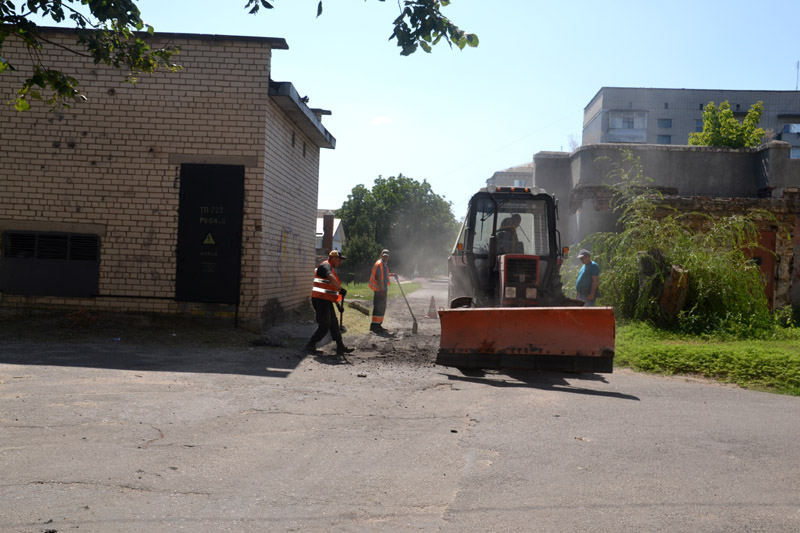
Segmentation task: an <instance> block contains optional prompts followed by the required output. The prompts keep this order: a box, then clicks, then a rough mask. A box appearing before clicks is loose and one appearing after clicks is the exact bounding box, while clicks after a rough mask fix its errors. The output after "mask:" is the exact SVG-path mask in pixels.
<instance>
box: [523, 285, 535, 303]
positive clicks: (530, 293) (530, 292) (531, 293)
mask: <svg viewBox="0 0 800 533" xmlns="http://www.w3.org/2000/svg"><path fill="white" fill-rule="evenodd" d="M525 298H527V299H528V300H535V299H536V287H528V288H527V289H525Z"/></svg>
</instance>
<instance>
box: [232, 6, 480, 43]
mask: <svg viewBox="0 0 800 533" xmlns="http://www.w3.org/2000/svg"><path fill="white" fill-rule="evenodd" d="M379 1H380V2H385V1H386V0H379ZM450 1H451V0H403V2H402V4H401V3H400V2H399V1H398V2H397V4H398V6H399V7H400V16H398V17H397V18H396V19H395V20H394V31H393V32H392V34H391V35H390V36H389V40H390V41H391V40H392V39H396V40H397V46H399V47H400V55H404V56H407V55H411V54H413V53H414V52H416V51H417V48H422V49H423V50H424V51H425V52H428V53H430V52H431V48H432V46H434V45H436V44H439V42H440V41H441V40H442V39H444V40H445V42H446V43H447V44H449V45H450V47H451V48H452V47H453V45H456V46H457V47H458V49H459V50H463V49H464V48H465V47H467V46H469V47H472V48H474V47H476V46H478V36H477V35H475V34H474V33H467V32H465V31H464V30H462V29H461V28H459V27H458V26H456V25H455V24H453V22H452V21H451V20H450V19H448V18H447V17H445V16H444V15H443V14H442V11H441V8H442V7H446V6H448V5H450ZM262 7H263V8H265V9H272V8H273V5H272V2H268V1H267V0H247V4H246V5H245V9H247V10H249V12H250V13H251V14H256V13H258V11H259V10H260V9H261V8H262ZM320 15H322V0H320V1H319V3H318V4H317V16H318V17H319V16H320Z"/></svg>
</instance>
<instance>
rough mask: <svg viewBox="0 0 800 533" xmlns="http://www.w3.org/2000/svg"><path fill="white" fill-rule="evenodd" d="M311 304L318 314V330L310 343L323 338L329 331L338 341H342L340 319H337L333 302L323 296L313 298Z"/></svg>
mask: <svg viewBox="0 0 800 533" xmlns="http://www.w3.org/2000/svg"><path fill="white" fill-rule="evenodd" d="M311 305H312V306H314V312H315V313H316V315H317V330H316V331H315V332H314V334H313V335H312V336H311V340H310V341H309V342H310V343H313V344H316V343H318V342H319V341H321V340H322V338H323V337H324V336H325V334H326V333H328V331H330V332H331V338H332V339H333V340H334V341H336V343H337V344H338V343H340V342H342V333H341V332H340V331H339V321H338V320H336V311H334V309H333V302H330V301H328V300H323V299H321V298H311Z"/></svg>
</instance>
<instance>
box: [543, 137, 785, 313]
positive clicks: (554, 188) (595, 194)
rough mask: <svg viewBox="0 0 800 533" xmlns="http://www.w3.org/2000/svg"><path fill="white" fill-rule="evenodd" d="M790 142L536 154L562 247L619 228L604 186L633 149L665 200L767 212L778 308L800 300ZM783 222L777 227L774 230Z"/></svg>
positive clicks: (770, 273)
mask: <svg viewBox="0 0 800 533" xmlns="http://www.w3.org/2000/svg"><path fill="white" fill-rule="evenodd" d="M789 149H790V146H789V145H788V144H787V143H784V142H780V141H773V142H770V143H768V144H766V145H764V146H760V147H758V148H744V149H740V150H732V149H729V148H716V147H698V146H662V145H642V144H591V145H586V146H582V147H580V148H579V149H578V150H576V151H575V152H572V153H564V152H540V153H538V154H536V155H535V156H534V185H535V186H537V187H541V188H543V189H545V190H547V191H548V192H550V193H552V194H555V195H556V197H557V198H558V199H559V216H560V218H559V221H560V229H561V235H562V240H563V242H564V243H565V244H571V245H574V244H577V243H579V242H581V241H582V240H583V239H584V238H585V237H586V236H587V235H589V234H591V233H594V232H598V231H601V232H602V231H615V229H616V225H617V215H616V214H615V213H614V212H613V210H612V209H611V206H610V198H611V191H610V189H609V188H608V187H607V185H609V184H611V183H612V182H613V179H612V178H611V177H610V176H611V173H612V171H613V170H614V168H615V165H618V164H619V163H620V161H621V160H622V154H623V151H626V150H627V151H629V152H630V153H631V154H632V155H633V156H634V157H635V158H637V159H638V161H639V163H640V164H641V167H642V171H643V174H644V176H646V177H647V178H650V179H651V180H652V181H651V182H648V184H649V186H652V187H655V188H657V189H659V190H660V191H661V193H662V194H663V195H664V202H665V204H666V205H669V206H671V207H674V208H676V209H678V210H679V211H680V212H683V213H691V212H703V213H707V214H712V215H715V216H725V215H731V214H736V213H740V214H746V213H748V212H751V211H753V210H758V209H761V210H766V211H769V212H770V213H772V214H773V215H774V216H775V217H776V219H777V220H778V223H777V224H766V223H765V226H764V227H763V228H761V244H762V246H765V247H766V248H767V249H768V250H771V251H773V252H774V254H772V253H766V252H759V259H760V260H761V264H762V270H763V271H764V272H765V280H766V281H767V294H768V296H769V301H770V304H771V305H772V306H773V308H778V307H783V306H786V305H790V304H794V305H797V304H800V276H799V274H800V219H798V215H799V214H800V204H798V199H797V191H798V187H800V160H797V159H791V158H790V157H789ZM777 226H780V227H777Z"/></svg>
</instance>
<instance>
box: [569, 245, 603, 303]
mask: <svg viewBox="0 0 800 533" xmlns="http://www.w3.org/2000/svg"><path fill="white" fill-rule="evenodd" d="M578 260H579V261H580V262H581V263H583V266H582V267H581V271H580V272H579V273H578V281H577V282H575V290H576V291H578V299H579V300H581V301H583V305H584V307H594V302H595V300H596V299H597V285H598V283H599V279H600V267H599V266H598V265H597V263H595V262H594V261H592V256H591V254H590V253H589V250H586V249H584V250H581V251H580V252H578Z"/></svg>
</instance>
